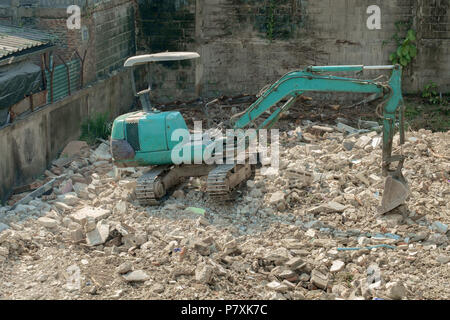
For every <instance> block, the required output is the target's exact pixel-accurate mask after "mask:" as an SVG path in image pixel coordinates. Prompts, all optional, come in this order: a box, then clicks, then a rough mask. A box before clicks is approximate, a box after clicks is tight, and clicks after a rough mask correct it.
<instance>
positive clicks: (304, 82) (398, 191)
mask: <svg viewBox="0 0 450 320" xmlns="http://www.w3.org/2000/svg"><path fill="white" fill-rule="evenodd" d="M364 70H392V75H391V78H390V79H389V81H388V82H387V83H383V82H379V81H376V80H361V79H355V78H345V77H337V76H333V75H325V74H324V73H336V72H362V71H364ZM401 76H402V69H401V67H400V66H399V65H395V66H362V65H353V66H311V67H308V68H307V69H305V70H303V71H293V72H289V73H287V74H286V75H284V76H283V77H282V78H281V79H280V80H278V81H277V82H276V83H274V84H273V85H272V86H270V87H269V88H268V89H267V90H266V91H265V92H264V93H263V94H262V95H261V96H260V98H259V99H258V100H257V101H256V102H255V103H254V104H252V105H251V106H250V107H249V108H248V109H247V110H246V111H245V112H244V113H243V114H241V115H240V118H239V119H238V120H237V121H236V122H235V125H234V128H235V129H243V128H246V127H249V126H253V127H256V128H257V129H258V130H259V129H270V128H271V127H272V126H273V125H274V124H275V123H276V122H277V121H278V119H279V118H280V116H281V115H282V114H283V113H284V112H286V111H287V110H288V109H289V108H290V106H291V105H292V104H293V103H294V102H295V100H296V98H297V97H298V96H300V95H302V94H303V93H305V92H348V93H363V94H372V96H373V100H376V99H380V98H382V99H383V101H382V104H380V106H383V112H382V114H380V116H381V117H382V118H383V164H382V168H383V176H385V177H387V179H386V185H385V190H384V193H383V199H382V205H381V207H380V208H379V213H380V214H384V213H386V212H388V211H391V210H393V209H394V208H396V207H398V206H399V205H401V204H402V203H404V202H405V201H406V199H407V197H408V195H409V188H408V185H407V182H406V179H405V178H404V177H403V175H402V168H403V163H404V160H405V159H404V157H403V156H392V143H393V138H394V134H395V124H396V119H397V114H398V113H399V116H400V143H401V144H403V143H404V115H403V114H404V112H403V98H402V91H401ZM282 100H287V102H286V103H284V104H283V105H282V106H279V107H276V106H277V104H278V103H279V102H281V101H282ZM274 107H275V108H274ZM273 108H274V110H272V109H273ZM266 111H270V112H271V114H270V116H269V117H268V118H267V119H266V120H265V121H263V122H262V123H261V124H259V125H256V123H255V120H257V119H258V118H259V117H260V116H261V115H262V114H263V113H265V112H266ZM393 162H398V166H397V168H396V169H395V170H391V169H390V166H391V164H392V163H393Z"/></svg>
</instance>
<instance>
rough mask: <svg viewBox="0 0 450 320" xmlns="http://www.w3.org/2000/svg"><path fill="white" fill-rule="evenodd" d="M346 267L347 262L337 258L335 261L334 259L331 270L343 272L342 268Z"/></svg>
mask: <svg viewBox="0 0 450 320" xmlns="http://www.w3.org/2000/svg"><path fill="white" fill-rule="evenodd" d="M344 267H345V262H343V261H341V260H335V261H333V264H332V265H331V268H330V272H331V273H337V272H341V271H342V270H344Z"/></svg>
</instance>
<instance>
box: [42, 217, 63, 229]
mask: <svg viewBox="0 0 450 320" xmlns="http://www.w3.org/2000/svg"><path fill="white" fill-rule="evenodd" d="M38 222H39V224H40V225H41V226H43V227H46V228H48V229H53V228H56V226H57V225H58V221H56V220H54V219H50V218H46V217H42V218H39V219H38Z"/></svg>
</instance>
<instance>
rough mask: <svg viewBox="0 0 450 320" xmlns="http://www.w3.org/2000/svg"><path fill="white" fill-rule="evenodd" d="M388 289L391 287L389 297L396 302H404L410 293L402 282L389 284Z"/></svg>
mask: <svg viewBox="0 0 450 320" xmlns="http://www.w3.org/2000/svg"><path fill="white" fill-rule="evenodd" d="M386 287H389V291H388V296H389V297H390V298H391V299H394V300H402V299H403V298H405V297H406V295H407V293H408V292H407V290H406V288H405V286H404V285H403V284H402V283H401V282H394V283H388V284H387V285H386Z"/></svg>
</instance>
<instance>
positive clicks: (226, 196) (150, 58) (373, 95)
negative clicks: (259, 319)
mask: <svg viewBox="0 0 450 320" xmlns="http://www.w3.org/2000/svg"><path fill="white" fill-rule="evenodd" d="M198 58H200V55H199V54H198V53H195V52H163V53H157V54H147V55H140V56H135V57H131V58H129V59H128V60H127V61H126V62H125V64H124V66H125V68H129V69H130V72H131V81H132V89H133V91H134V93H135V96H136V97H138V98H139V101H140V104H141V105H142V109H143V110H142V111H138V112H133V113H128V114H125V115H122V116H119V117H118V118H117V119H115V121H114V123H113V127H112V135H111V140H110V147H111V154H112V156H113V161H114V164H115V165H116V166H118V167H137V166H140V167H141V166H149V167H151V168H150V169H149V171H147V172H146V173H144V174H143V175H142V176H141V177H140V178H139V179H138V181H137V186H136V192H135V193H136V197H137V199H138V200H139V202H140V203H141V205H144V206H146V205H150V206H155V205H160V204H161V203H162V202H163V200H164V198H165V197H166V194H167V193H168V191H169V190H171V189H173V188H174V187H175V186H176V185H178V184H180V183H181V182H182V181H184V179H186V178H189V177H201V176H207V177H208V178H207V187H206V192H207V193H208V194H209V196H210V197H211V198H212V199H214V200H217V201H219V202H221V201H227V200H230V199H233V191H234V190H235V189H236V188H238V187H239V185H240V184H241V183H243V182H245V181H246V180H248V179H249V178H250V177H251V176H252V174H253V173H254V167H255V166H254V165H253V164H250V163H238V162H234V163H229V162H227V163H226V164H211V163H210V162H208V161H207V159H204V158H203V159H202V156H201V157H200V159H199V157H198V153H196V152H192V153H189V154H188V155H189V157H192V159H191V160H192V161H191V162H190V163H186V162H183V163H181V164H180V163H178V162H176V161H174V159H173V151H174V149H175V148H178V146H179V144H180V140H176V139H175V141H174V139H172V138H173V135H174V133H175V132H176V131H177V130H185V131H188V127H187V125H186V122H185V120H184V118H183V116H182V115H181V113H180V112H178V111H166V112H163V111H161V110H158V109H157V108H155V107H153V106H152V104H151V102H150V92H151V83H150V82H151V81H150V80H149V81H148V88H147V89H145V90H143V91H140V92H137V90H136V80H135V78H134V70H135V68H136V67H137V66H139V65H145V67H146V68H148V66H149V65H150V64H151V63H154V62H163V61H165V62H167V61H181V60H190V59H198ZM365 70H390V71H391V77H390V79H389V80H385V81H384V82H382V81H380V80H379V79H380V78H377V79H376V80H361V79H357V78H348V77H340V76H336V75H335V74H337V73H346V74H348V73H352V72H357V73H362V72H363V71H365ZM147 71H148V69H147ZM401 76H402V68H401V66H400V65H387V66H363V65H342V66H310V67H307V68H306V69H304V70H296V71H292V72H289V73H287V74H285V75H284V76H283V77H281V79H279V80H278V81H277V82H275V83H274V84H273V85H271V86H268V87H267V88H266V89H265V90H264V91H263V92H262V93H261V94H260V96H259V98H258V99H257V101H256V102H254V103H253V104H252V105H251V106H250V107H249V108H248V109H247V110H246V111H244V112H243V113H240V114H238V115H234V116H232V117H231V118H237V120H236V121H235V122H234V128H233V129H234V130H236V131H238V130H240V129H248V128H254V129H256V130H257V131H258V130H261V129H270V128H272V127H273V125H274V124H275V123H276V122H277V121H278V120H279V119H280V117H281V116H282V114H283V113H285V112H286V111H287V110H289V108H290V107H291V106H292V105H293V104H294V103H295V101H296V100H297V99H299V98H300V97H301V96H302V94H304V93H307V92H319V93H320V92H337V93H340V92H345V93H360V94H366V95H368V94H370V96H369V98H367V101H379V104H378V107H377V109H376V110H377V114H378V115H379V117H381V118H382V119H383V160H382V169H383V170H382V172H383V176H384V177H386V182H385V188H384V192H383V198H382V200H381V206H380V207H379V208H378V214H385V213H387V212H389V211H392V210H393V209H395V208H397V207H398V206H400V205H402V204H403V203H404V202H405V201H406V200H407V198H408V196H409V194H410V190H409V187H408V183H407V181H406V179H405V177H404V176H403V174H402V168H403V164H404V161H405V157H404V156H403V155H393V154H392V149H393V140H394V139H393V138H394V134H395V132H396V127H397V126H398V130H399V132H400V144H403V143H404V141H405V132H404V104H403V97H402V91H401ZM268 114H269V116H268V117H267V115H268ZM263 115H264V117H265V118H263ZM261 118H263V121H261ZM257 120H259V121H257ZM185 143H186V142H185ZM187 143H188V144H189V145H188V148H192V150H193V151H194V150H198V149H199V148H200V150H202V151H204V150H205V149H206V148H208V145H210V144H211V143H214V141H212V140H211V139H210V140H208V139H201V140H199V139H193V140H192V141H188V142H187ZM216 143H217V142H216ZM185 146H186V145H185ZM184 150H186V149H184ZM200 154H203V153H200ZM194 158H195V159H194ZM395 164H397V165H396V166H395ZM392 167H394V168H392Z"/></svg>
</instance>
